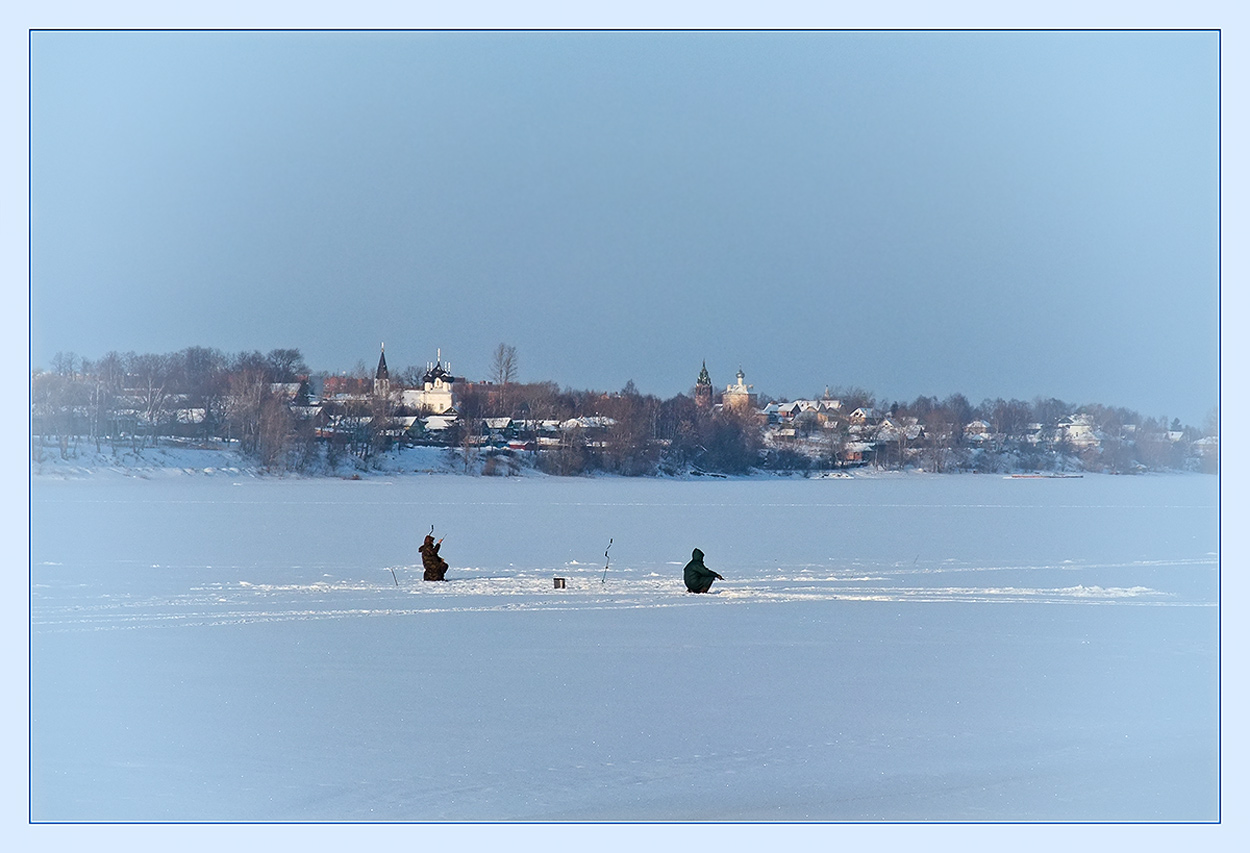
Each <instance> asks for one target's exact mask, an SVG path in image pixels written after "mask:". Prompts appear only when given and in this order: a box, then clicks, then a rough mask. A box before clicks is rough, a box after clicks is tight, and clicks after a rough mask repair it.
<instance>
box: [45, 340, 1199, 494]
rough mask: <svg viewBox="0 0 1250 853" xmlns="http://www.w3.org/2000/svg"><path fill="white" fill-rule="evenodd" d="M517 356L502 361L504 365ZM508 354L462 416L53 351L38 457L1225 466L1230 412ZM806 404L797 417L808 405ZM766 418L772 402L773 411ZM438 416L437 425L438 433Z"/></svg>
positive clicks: (263, 374)
mask: <svg viewBox="0 0 1250 853" xmlns="http://www.w3.org/2000/svg"><path fill="white" fill-rule="evenodd" d="M505 356H506V358H505ZM515 368H516V353H515V350H514V349H512V348H510V347H504V346H503V345H501V347H500V351H499V352H498V353H497V363H496V368H495V370H494V371H493V372H492V378H493V379H495V380H496V381H494V382H478V383H474V382H464V381H459V382H457V383H456V386H455V409H454V412H452V413H450V414H451V415H453V417H451V418H448V417H447V416H443V417H442V418H441V419H431V418H429V417H427V416H428V415H429V414H430V413H429V412H424V411H419V410H414V409H411V408H406V407H405V406H404V404H403V402H402V401H403V399H404V398H403V391H404V389H406V388H419V387H420V383H421V377H422V375H423V373H424V370H423V369H418V368H415V367H408V368H406V369H404V370H400V371H395V372H392V373H391V374H390V377H389V381H388V385H387V387H386V388H384V389H381V390H379V388H378V387H377V386H376V385H375V384H374V382H373V380H374V376H373V371H371V370H369V369H368V368H367V367H366V366H365V365H364V364H363V363H360V364H358V365H357V367H356V368H355V370H354V371H352V373H351V374H348V375H344V374H339V375H337V376H332V375H329V374H326V373H312V372H311V371H309V369H308V365H307V364H306V363H305V361H304V358H303V356H302V355H301V353H300V351H299V350H297V349H275V350H271V351H270V352H268V353H261V352H258V351H253V352H241V353H233V354H230V353H224V352H222V351H220V350H216V349H209V348H205V347H191V348H188V349H185V350H181V351H179V352H176V353H169V354H164V355H154V354H147V353H144V354H136V353H133V352H128V353H116V352H110V353H107V354H106V355H104V356H103V357H102V358H99V359H97V360H94V361H91V360H87V359H83V358H79V357H78V356H75V355H74V354H72V353H71V354H64V353H61V354H58V355H57V357H56V358H55V359H54V360H53V363H52V366H51V369H50V370H46V371H45V370H34V371H32V374H31V438H32V444H31V452H32V459H33V460H35V461H38V460H39V459H41V458H42V457H43V454H45V453H59V454H60V455H61V456H63V457H72V456H74V455H77V454H78V453H79V452H80V450H81V449H83V448H84V446H85V447H86V448H89V449H93V450H94V451H95V452H97V453H99V452H104V451H111V452H113V453H117V452H120V451H122V450H142V449H144V448H147V447H151V446H154V445H155V444H156V443H157V442H158V441H159V440H179V441H183V442H203V443H205V444H207V445H211V446H222V445H223V444H224V445H226V446H231V447H235V448H237V449H238V450H240V451H242V452H243V453H245V454H247V455H248V456H250V457H252V458H254V459H256V460H257V461H258V462H259V463H260V464H261V465H262V466H263V467H265V468H266V469H269V470H293V471H315V470H326V469H328V470H334V469H335V468H336V467H337V466H338V465H339V464H340V463H341V462H343V461H344V460H352V461H354V462H355V463H356V464H368V462H369V460H371V459H373V458H375V456H376V454H378V453H379V452H382V451H385V450H388V449H390V448H392V447H395V446H397V445H398V446H404V445H433V446H443V447H446V448H447V449H448V452H449V453H454V454H457V455H458V457H459V458H461V459H463V461H464V463H465V469H466V470H478V469H477V468H476V467H475V466H476V465H477V464H478V463H480V464H481V466H482V467H481V470H484V471H486V472H487V473H507V472H510V471H515V470H517V469H518V468H519V466H520V465H521V464H524V463H523V462H522V461H521V460H522V459H527V460H529V461H530V464H533V465H535V466H536V467H538V468H539V469H541V470H544V471H547V472H550V473H555V474H566V475H573V474H581V473H586V472H591V471H606V472H611V473H618V474H623V475H629V476H642V475H652V474H658V473H666V474H681V473H690V472H693V473H706V474H743V473H747V472H749V471H751V470H753V469H765V470H784V471H792V472H803V473H808V472H814V471H829V470H838V469H843V468H848V467H855V466H868V465H870V466H874V467H877V468H885V469H904V468H922V469H924V470H928V471H935V472H945V471H1070V470H1083V471H1110V472H1116V473H1134V472H1138V471H1147V470H1202V471H1212V472H1214V471H1216V470H1218V460H1219V455H1218V416H1217V415H1216V413H1213V414H1212V416H1211V417H1210V418H1209V419H1208V423H1207V424H1205V425H1204V428H1203V429H1201V430H1200V429H1197V428H1195V427H1192V426H1186V425H1182V424H1181V423H1180V422H1179V421H1178V420H1175V419H1173V420H1169V419H1168V418H1167V417H1166V416H1158V417H1142V416H1140V415H1139V414H1138V413H1137V412H1134V411H1131V410H1128V409H1124V408H1116V407H1111V406H1104V405H1100V404H1085V405H1081V406H1074V405H1070V404H1068V403H1066V402H1064V401H1061V400H1056V399H1044V398H1035V399H1034V400H1032V401H1022V400H1002V399H994V400H984V401H982V402H981V403H979V404H975V405H974V404H972V403H971V402H969V401H968V400H967V399H965V398H964V396H963V395H961V394H954V395H951V396H949V397H946V398H944V399H938V398H937V397H925V396H921V397H917V398H916V399H915V400H913V401H910V402H902V401H892V402H888V403H887V402H885V401H881V400H878V399H877V398H876V396H875V395H874V394H873V393H872V392H870V391H867V390H865V389H861V388H841V389H837V391H835V392H833V393H829V394H827V395H822V397H821V398H820V399H813V400H809V401H798V402H795V403H790V404H788V405H786V406H779V405H777V404H778V403H782V402H785V401H776V400H772V399H770V398H768V397H766V396H765V397H761V398H759V399H755V400H752V401H751V403H752V404H751V405H749V406H746V405H730V403H729V402H728V401H727V400H726V401H725V402H724V403H723V404H722V402H721V401H720V400H719V399H707V398H706V397H705V398H703V399H698V398H697V395H695V394H694V393H693V392H692V394H690V395H686V394H678V395H676V396H674V397H671V398H669V399H660V398H659V397H656V396H654V395H651V394H644V393H642V392H640V391H639V390H638V389H637V388H636V387H635V385H634V383H633V382H632V381H630V382H629V383H628V384H627V385H626V386H625V387H624V388H623V389H621V390H620V391H616V392H606V393H605V392H600V391H589V390H575V389H571V388H564V389H561V388H560V387H559V386H558V385H557V384H556V383H554V382H533V383H519V382H515V381H512V380H513V379H514V378H515V373H516V370H515ZM799 402H801V403H802V405H799ZM770 404H771V405H770ZM434 420H439V421H440V422H439V423H438V424H435V423H433V422H432V421H434Z"/></svg>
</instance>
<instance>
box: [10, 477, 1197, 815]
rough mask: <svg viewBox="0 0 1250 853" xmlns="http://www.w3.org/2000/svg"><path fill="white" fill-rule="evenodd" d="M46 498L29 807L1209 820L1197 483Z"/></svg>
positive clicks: (448, 485)
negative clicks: (696, 554)
mask: <svg viewBox="0 0 1250 853" xmlns="http://www.w3.org/2000/svg"><path fill="white" fill-rule="evenodd" d="M31 515H32V525H31V622H32V624H31V667H32V673H31V764H32V767H31V815H32V818H33V819H34V820H36V821H65V820H69V821H78V820H85V821H102V820H103V821H112V820H123V821H135V820H141V821H142V820H157V821H169V820H173V821H182V820H192V821H255V820H260V821H271V820H282V821H286V820H295V821H309V820H316V821H322V820H332V821H356V820H402V821H410V820H415V821H441V820H453V821H466V820H468V821H481V820H503V821H553V820H554V821H566V820H608V821H637V820H645V821H657V820H658V821H670V820H676V821H687V820H695V821H702V820H714V821H725V820H750V821H756V820H789V821H843V820H855V821H859V820H869V821H877V820H884V821H904V820H958V821H966V820H973V821H978V820H991V821H1016V820H1023V821H1050V820H1059V821H1086V820H1094V821H1123V820H1128V821H1142V820H1144V821H1155V820H1163V821H1212V820H1217V819H1218V818H1219V816H1220V815H1219V801H1218V796H1219V784H1218V766H1219V765H1218V761H1219V752H1218V751H1219V706H1218V700H1219V680H1218V677H1219V670H1218V665H1219V658H1218V656H1219V635H1218V629H1219V607H1218V605H1219V557H1218V553H1217V552H1218V548H1219V531H1218V481H1217V480H1216V478H1214V477H1204V476H1197V475H1193V476H1187V475H1174V476H1157V477H1152V476H1144V477H1112V476H1085V477H1083V478H1079V479H1030V480H1022V479H1005V478H1003V477H999V476H989V475H979V476H978V475H962V476H923V475H899V476H888V475H882V476H877V477H866V478H854V479H821V480H817V479H812V480H805V479H801V478H794V479H777V480H771V479H769V480H710V481H664V480H650V479H647V480H627V479H616V478H607V479H557V478H544V477H524V478H515V479H493V478H474V477H455V476H447V475H431V476H421V475H406V476H396V477H390V478H387V477H371V478H365V479H363V480H360V481H344V480H330V479H310V480H295V479H292V480H286V479H262V478H254V477H246V476H244V475H236V476H230V475H229V474H228V473H223V472H220V471H218V472H215V473H213V474H212V475H205V474H186V475H179V476H170V477H163V478H154V479H150V480H147V479H134V478H126V477H120V476H111V477H110V476H105V477H97V478H86V479H71V480H61V479H53V478H44V477H37V478H35V479H34V480H33V481H32V505H31ZM431 525H434V526H435V535H436V536H445V537H446V542H445V543H444V546H443V554H444V556H445V557H446V558H447V560H448V562H449V563H450V565H451V569H450V571H449V572H448V578H449V579H450V582H448V583H446V584H427V583H423V582H422V581H421V568H420V560H419V556H418V554H417V552H416V548H417V546H418V545H419V544H420V541H421V538H422V537H423V536H424V535H425V534H426V533H427V532H429V530H430V526H431ZM609 539H610V540H611V549H610V551H609V552H608V553H609V556H610V562H609V564H608V566H607V571H606V573H605V571H604V569H605V558H604V551H605V549H607V548H608V545H609ZM695 547H698V548H701V549H702V550H703V551H705V552H706V554H707V563H708V565H709V566H710V567H712V568H714V569H716V570H717V571H719V572H720V573H721V574H723V575H724V576H725V581H723V582H720V581H718V582H717V583H716V585H715V586H714V587H713V592H714V594H713V595H708V596H693V595H689V594H687V593H685V592H684V587H683V586H682V583H681V577H680V576H681V567H682V565H683V564H684V563H685V561H686V560H687V559H689V556H690V551H691V549H692V548H695ZM556 576H559V577H564V578H566V579H567V588H566V589H563V590H557V589H554V588H553V582H552V578H553V577H556Z"/></svg>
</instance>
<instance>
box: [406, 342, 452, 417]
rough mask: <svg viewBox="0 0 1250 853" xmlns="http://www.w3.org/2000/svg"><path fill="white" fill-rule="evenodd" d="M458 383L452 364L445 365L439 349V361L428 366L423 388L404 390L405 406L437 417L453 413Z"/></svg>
mask: <svg viewBox="0 0 1250 853" xmlns="http://www.w3.org/2000/svg"><path fill="white" fill-rule="evenodd" d="M458 381H460V380H458V379H457V378H456V377H455V376H453V375H452V373H451V362H447V364H443V351H442V349H439V350H438V356H437V359H436V360H435V361H434V362H432V363H428V364H427V365H426V369H425V374H424V375H423V376H422V377H421V387H420V388H408V389H405V390H404V393H403V405H405V406H407V407H408V408H410V409H415V410H416V411H421V412H430V413H432V414H435V415H441V414H446V413H448V412H452V411H453V410H454V408H455V404H454V402H453V400H452V392H453V390H454V389H455V384H456V383H457V382H458Z"/></svg>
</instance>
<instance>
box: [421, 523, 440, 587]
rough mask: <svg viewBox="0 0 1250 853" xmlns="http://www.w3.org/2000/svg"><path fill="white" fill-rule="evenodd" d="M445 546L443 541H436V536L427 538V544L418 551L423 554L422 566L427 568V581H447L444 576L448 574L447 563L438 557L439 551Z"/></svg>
mask: <svg viewBox="0 0 1250 853" xmlns="http://www.w3.org/2000/svg"><path fill="white" fill-rule="evenodd" d="M442 544H443V540H442V539H439V540H438V541H437V542H435V541H434V534H432V533H431V534H430V535H429V536H426V537H425V544H424V545H422V546H421V547H420V548H418V549H417V550H418V551H420V552H421V565H423V566H425V579H426V580H427V581H442V580H447V579H446V578H445V577H443V575H445V574H447V561H446V560H444V559H443V558H442V557H440V556H438V549H439V547H440V546H441V545H442Z"/></svg>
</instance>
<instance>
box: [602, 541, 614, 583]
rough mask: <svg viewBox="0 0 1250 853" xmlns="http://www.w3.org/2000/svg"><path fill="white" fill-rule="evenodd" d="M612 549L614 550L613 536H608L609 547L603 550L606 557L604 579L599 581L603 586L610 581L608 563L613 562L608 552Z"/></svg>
mask: <svg viewBox="0 0 1250 853" xmlns="http://www.w3.org/2000/svg"><path fill="white" fill-rule="evenodd" d="M611 550H612V538H611V537H608V547H607V548H605V549H604V550H603V557H604V560H605V562H604V564H603V580H601V581H599V584H600V585H601V586H602V585H603V584H605V583H607V582H608V563H611V562H612V558H610V557H609V556H608V552H609V551H611Z"/></svg>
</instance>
